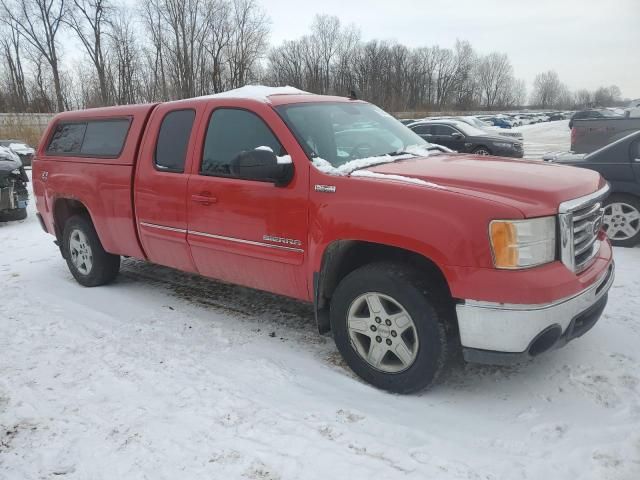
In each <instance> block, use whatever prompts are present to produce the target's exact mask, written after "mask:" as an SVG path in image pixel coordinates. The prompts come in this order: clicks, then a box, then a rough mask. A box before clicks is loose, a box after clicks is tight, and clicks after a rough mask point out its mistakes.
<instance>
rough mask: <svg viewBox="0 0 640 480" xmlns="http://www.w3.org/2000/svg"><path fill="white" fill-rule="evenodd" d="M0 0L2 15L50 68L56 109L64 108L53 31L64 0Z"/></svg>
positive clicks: (61, 11)
mask: <svg viewBox="0 0 640 480" xmlns="http://www.w3.org/2000/svg"><path fill="white" fill-rule="evenodd" d="M9 2H10V0H0V4H1V5H2V8H3V10H4V12H5V14H6V18H7V19H8V20H9V21H11V22H13V23H15V25H16V28H17V30H18V31H19V32H20V35H22V37H23V38H24V39H25V40H26V42H27V43H28V44H29V45H30V46H31V47H32V48H33V49H34V50H35V51H36V52H37V53H38V54H39V55H40V56H41V57H42V58H44V59H45V60H46V62H47V63H48V64H49V66H50V68H51V74H52V77H53V86H54V90H55V96H56V107H57V110H58V111H63V110H64V97H63V94H62V84H61V81H60V65H59V63H60V58H59V54H58V46H57V35H58V33H59V31H60V27H61V25H62V17H63V15H64V9H65V0H20V1H17V2H12V3H9Z"/></svg>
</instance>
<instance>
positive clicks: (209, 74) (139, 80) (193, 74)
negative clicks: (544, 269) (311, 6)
mask: <svg viewBox="0 0 640 480" xmlns="http://www.w3.org/2000/svg"><path fill="white" fill-rule="evenodd" d="M269 33H270V21H269V18H268V16H267V15H266V12H265V10H264V9H263V8H262V7H261V5H260V4H258V3H257V1H256V0H140V1H139V3H138V5H137V8H135V9H127V8H126V7H123V6H121V5H118V4H116V3H114V0H0V111H8V112H54V111H63V110H69V109H77V108H88V107H96V106H105V105H121V104H130V103H144V102H156V101H166V100H173V99H181V98H189V97H194V96H199V95H207V94H211V93H217V92H221V91H225V90H228V89H231V88H236V87H240V86H242V85H245V84H248V83H263V84H268V85H292V86H295V87H298V88H301V89H303V90H306V91H310V92H314V93H322V94H337V95H346V94H348V93H349V92H351V91H352V90H355V91H357V92H358V95H359V96H360V97H361V98H364V99H366V100H369V101H371V102H373V103H376V104H378V105H380V106H381V107H383V108H385V109H387V110H390V111H415V110H445V109H456V110H468V109H486V110H491V109H505V108H513V107H517V106H522V105H524V104H526V102H527V90H526V84H525V82H524V81H523V80H521V79H517V78H516V77H515V75H514V71H513V66H512V65H511V62H510V60H509V58H508V56H507V55H506V54H504V53H499V52H492V53H488V54H482V53H480V52H477V51H475V50H474V49H473V47H472V45H471V44H470V43H469V42H467V41H457V42H456V44H455V46H454V47H453V48H443V47H440V46H438V45H434V46H425V47H419V48H409V47H407V46H404V45H402V44H399V43H397V42H391V41H382V40H370V41H364V40H363V39H362V38H361V35H360V32H359V30H358V29H357V28H356V27H355V26H353V25H343V24H342V23H341V22H340V20H339V19H338V18H337V17H335V16H329V15H316V16H315V17H314V21H313V24H312V26H311V29H310V32H309V33H308V34H307V35H304V36H302V37H301V38H299V39H296V40H288V41H285V42H283V43H282V44H281V45H278V46H271V45H270V44H269V41H268V37H269ZM70 40H73V41H74V42H75V43H77V44H78V45H80V47H81V53H82V55H81V56H80V58H79V57H78V54H77V51H75V50H74V49H73V48H72V47H71V46H68V45H67V44H69V41H70ZM615 88H617V87H615ZM604 90H606V93H607V94H608V95H609V97H607V98H605V95H603V94H602V92H600V91H598V92H600V93H598V92H593V93H592V92H586V94H585V92H584V91H580V92H575V94H574V93H572V92H570V91H569V90H568V88H567V87H566V86H564V85H563V84H562V83H561V82H560V80H559V78H558V76H557V74H556V73H555V72H546V73H543V74H540V75H538V77H536V80H535V82H534V90H533V92H532V95H531V101H532V103H533V104H535V105H538V106H541V107H543V108H552V107H558V108H560V107H563V108H570V107H577V106H587V104H589V103H593V102H597V101H608V102H610V103H611V102H613V101H615V100H617V99H618V98H619V97H620V91H619V89H617V91H616V90H615V89H614V87H611V88H608V89H604Z"/></svg>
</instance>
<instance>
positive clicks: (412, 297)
mask: <svg viewBox="0 0 640 480" xmlns="http://www.w3.org/2000/svg"><path fill="white" fill-rule="evenodd" d="M445 291H446V288H438V286H437V285H435V284H432V285H430V284H429V282H428V281H427V279H426V275H425V274H424V273H423V272H420V271H418V270H416V269H413V268H411V267H409V266H405V265H401V264H396V263H388V262H381V263H373V264H369V265H365V266H364V267H361V268H358V269H357V270H355V271H353V272H352V273H350V274H349V275H347V276H346V277H345V278H344V279H343V280H342V281H341V282H340V284H339V285H338V287H337V289H336V291H335V292H334V294H333V297H332V299H331V330H332V332H333V337H334V340H335V343H336V346H337V347H338V350H339V351H340V353H341V354H342V356H343V358H344V359H345V361H346V363H347V364H348V365H349V367H350V368H351V369H352V370H353V371H354V372H355V373H356V374H357V375H358V376H359V377H361V378H362V379H363V380H365V381H366V382H368V383H370V384H372V385H374V386H376V387H378V388H381V389H383V390H387V391H390V392H394V393H411V392H416V391H419V390H422V389H424V388H427V387H429V386H430V385H432V384H433V383H434V382H435V381H436V380H437V378H438V376H439V375H440V373H441V372H442V370H443V367H444V366H445V364H446V363H447V357H448V354H449V343H448V340H447V333H446V328H445V323H446V322H447V321H448V316H449V315H450V312H451V311H452V308H453V304H452V302H451V298H450V297H449V296H448V293H445ZM368 292H376V293H379V294H383V295H385V296H388V297H391V298H393V300H395V301H396V302H397V303H398V304H400V305H401V306H402V307H403V308H404V309H405V310H406V312H407V313H408V314H409V315H410V316H411V319H412V320H413V323H414V325H415V330H416V332H417V337H418V347H417V349H416V350H417V353H415V359H414V360H413V363H412V364H410V366H409V367H408V368H406V369H405V370H402V371H400V372H397V373H387V372H384V371H381V370H379V369H376V368H374V367H373V366H372V365H371V364H370V363H369V362H368V361H367V360H365V359H364V358H363V357H362V356H361V354H360V353H358V351H357V350H356V347H355V346H354V344H353V343H352V340H351V337H350V335H349V330H348V325H347V323H348V320H347V318H348V313H349V309H350V307H351V306H352V304H354V302H355V301H356V299H358V298H361V295H363V294H364V293H368ZM389 328H393V327H389ZM395 336H396V335H394V337H395ZM374 341H376V340H374V339H372V340H371V343H372V344H373V342H374ZM381 345H382V346H383V347H384V345H383V344H381ZM384 348H387V347H384ZM386 355H388V352H387V353H386V354H385V356H386Z"/></svg>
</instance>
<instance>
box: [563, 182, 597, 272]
mask: <svg viewBox="0 0 640 480" xmlns="http://www.w3.org/2000/svg"><path fill="white" fill-rule="evenodd" d="M608 194H609V185H608V184H607V185H605V186H604V187H603V188H601V189H600V190H598V191H597V192H594V193H592V194H590V195H586V196H584V197H580V198H576V199H573V200H569V201H567V202H563V203H561V204H560V207H559V209H558V212H559V214H558V217H559V220H560V259H561V260H562V263H564V264H565V265H566V266H567V267H568V268H569V269H571V270H573V271H574V272H576V273H578V272H581V271H582V270H584V269H586V268H587V267H588V266H589V265H591V263H592V261H593V260H594V259H595V257H596V255H597V254H598V251H599V249H600V242H599V241H598V235H599V233H600V227H601V225H602V216H603V214H604V211H603V208H602V201H603V200H604V198H605V197H606V196H607V195H608Z"/></svg>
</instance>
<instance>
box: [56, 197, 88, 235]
mask: <svg viewBox="0 0 640 480" xmlns="http://www.w3.org/2000/svg"><path fill="white" fill-rule="evenodd" d="M74 215H86V216H87V217H89V218H91V215H90V214H89V210H88V209H87V207H85V206H84V204H83V203H82V202H80V201H78V200H74V199H72V198H58V199H57V200H56V202H55V204H54V205H53V226H54V229H55V234H56V239H57V240H58V243H61V242H62V232H63V231H64V225H65V223H67V220H69V218H71V217H72V216H74Z"/></svg>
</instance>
